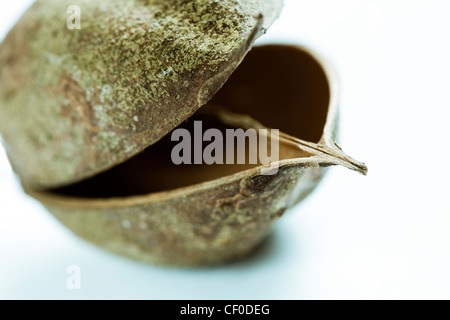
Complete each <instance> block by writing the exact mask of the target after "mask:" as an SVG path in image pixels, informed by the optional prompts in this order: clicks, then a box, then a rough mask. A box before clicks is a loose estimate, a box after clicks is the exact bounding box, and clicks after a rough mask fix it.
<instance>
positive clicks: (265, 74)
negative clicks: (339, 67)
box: [0, 0, 367, 265]
mask: <svg viewBox="0 0 450 320" xmlns="http://www.w3.org/2000/svg"><path fill="white" fill-rule="evenodd" d="M50 2H52V1H37V2H36V3H35V5H34V6H33V7H32V8H31V9H30V10H29V11H28V12H27V13H26V14H25V16H24V17H23V18H22V19H21V20H20V21H19V23H18V24H17V25H16V27H15V28H14V29H13V30H12V31H11V32H10V34H9V35H8V36H7V38H6V39H5V41H4V42H3V44H2V45H1V46H0V64H1V65H2V67H3V69H2V71H0V82H1V83H2V86H1V87H0V98H1V107H0V130H1V133H2V135H3V138H4V143H5V147H6V150H7V153H8V156H9V158H10V160H11V163H12V165H13V168H14V169H15V171H16V172H17V174H18V176H19V177H20V179H21V181H22V184H23V186H24V188H25V190H26V191H27V193H28V194H30V195H31V196H33V197H34V198H36V199H38V200H39V201H40V202H41V203H43V205H44V206H45V207H47V208H48V210H49V211H50V212H52V213H53V214H54V215H55V216H56V218H58V219H59V220H60V221H61V222H62V223H63V224H64V225H66V226H67V227H68V228H70V229H71V230H72V231H73V232H74V233H76V234H77V235H79V236H80V237H82V238H84V239H86V240H88V241H90V242H92V243H95V244H97V245H99V246H101V247H103V248H105V249H107V250H110V251H112V252H115V253H118V254H121V255H125V256H128V257H131V258H134V259H138V260H142V261H147V262H153V263H162V264H172V265H196V264H212V263H220V262H225V261H229V260H233V259H237V258H239V257H242V256H245V255H247V254H248V253H249V252H251V251H252V250H253V249H254V248H255V247H256V246H257V245H258V244H259V243H261V241H262V240H263V239H264V238H265V237H266V236H267V235H268V233H269V232H270V230H271V227H272V225H273V222H274V221H275V220H276V219H277V218H278V217H280V216H281V215H282V214H283V213H284V212H285V211H286V210H287V209H289V208H291V207H292V206H293V205H295V204H296V203H298V202H299V201H301V200H302V199H303V198H304V197H305V196H307V195H308V194H309V193H310V192H311V191H312V190H313V189H314V187H315V186H316V185H317V184H318V182H319V181H320V179H321V177H322V176H323V174H324V170H325V167H328V166H331V165H342V166H345V167H347V168H350V169H352V170H355V171H358V172H360V173H363V174H365V173H366V171H367V168H366V167H365V165H364V164H362V163H360V162H357V161H355V160H353V159H351V158H350V157H348V156H347V155H345V154H344V153H343V152H342V150H341V149H340V148H339V147H338V146H337V145H336V143H335V141H334V137H335V135H336V130H337V114H338V92H337V82H336V79H335V77H334V73H333V72H332V71H331V69H330V68H329V66H328V64H327V63H325V62H324V61H323V60H322V59H320V58H319V57H318V56H317V55H315V54H313V53H311V52H310V51H308V50H307V49H305V48H303V47H300V46H292V45H291V46H288V45H271V46H262V47H255V48H254V49H253V50H252V51H250V53H248V51H249V49H250V48H251V44H252V43H253V41H254V40H255V39H256V38H257V36H259V35H260V34H262V33H263V32H264V30H265V29H267V28H268V27H269V26H270V24H271V23H272V21H273V20H274V19H275V17H276V16H277V15H278V11H279V9H280V7H281V1H276V0H272V1H271V0H264V1H262V0H261V1H257V0H253V1H250V0H242V1H237V0H223V1H213V0H201V1H195V4H196V5H197V6H195V5H194V6H193V7H192V4H193V3H194V2H193V1H181V0H174V1H156V0H155V1H115V2H111V1H96V2H95V4H93V3H92V2H88V1H79V2H80V5H81V7H82V8H83V6H85V8H88V9H89V10H91V11H88V12H87V16H86V17H84V21H86V22H85V23H86V26H84V27H82V29H81V31H80V33H79V34H77V35H72V33H71V32H73V31H67V30H61V29H60V28H61V26H60V25H59V24H58V23H54V19H57V20H58V19H59V20H58V21H59V22H61V21H60V20H61V19H60V17H59V15H58V14H57V12H59V11H58V10H60V9H61V8H62V7H64V4H66V5H67V3H68V2H66V1H57V2H54V3H53V7H52V6H49V3H50ZM61 3H63V5H62V6H61ZM125 3H127V5H125ZM169 4H170V5H169ZM121 5H122V6H121ZM55 7H56V9H55ZM51 13H53V15H52V14H51ZM187 13H189V14H187ZM52 19H53V20H52ZM202 19H203V20H202ZM50 20H51V21H53V23H51V25H50V26H48V25H46V23H47V22H48V23H50ZM202 21H203V22H204V21H207V22H208V23H206V24H204V25H203V24H202ZM143 25H144V26H145V27H142V26H143ZM199 26H200V27H199ZM83 28H86V29H83ZM153 28H156V29H153ZM161 29H162V30H161ZM83 30H84V31H83ZM142 30H144V31H145V32H143V31H142ZM48 32H50V34H52V35H53V38H52V39H50V40H49V41H50V42H49V43H44V42H42V37H43V36H44V34H47V33H48ZM125 36H126V37H125ZM167 39H170V41H169V40H167ZM153 40H154V41H153ZM19 49H20V50H19ZM18 50H19V51H18ZM73 50H75V52H76V53H77V54H79V55H78V56H77V55H74V54H73V52H72V51H73ZM92 51H94V52H95V55H94V54H92ZM155 52H156V53H155ZM247 53H248V54H247ZM180 61H182V62H180ZM241 62H242V63H241ZM55 65H57V67H58V68H56V67H55ZM238 65H239V67H238ZM46 67H48V69H49V70H44V69H46ZM59 68H62V69H61V70H60V69H59ZM236 68H237V69H236ZM235 69H236V70H235ZM230 75H231V77H230ZM12 79H14V81H13V80H12ZM227 80H228V81H227ZM222 86H223V87H222ZM221 87H222V88H221ZM220 88H221V89H220ZM219 89H220V90H219ZM218 90H219V91H218ZM217 91H218V92H217ZM205 104H206V105H205ZM200 107H201V108H200ZM199 108H200V109H199ZM195 120H202V121H203V122H202V123H203V125H204V129H207V128H217V129H220V130H222V131H224V130H226V129H227V128H242V129H248V128H255V129H261V128H273V129H279V130H280V131H281V133H280V135H279V143H280V161H279V162H278V163H276V164H275V165H276V166H277V167H278V168H279V169H278V171H277V172H276V173H275V174H272V175H267V170H270V168H271V166H267V165H261V164H256V165H178V166H177V165H174V164H173V162H172V159H171V150H172V148H173V146H174V142H172V141H171V138H170V131H171V130H173V129H175V128H179V127H183V128H185V129H187V130H190V131H192V130H193V123H194V121H195ZM24 125H25V127H24ZM249 147H250V148H251V147H252V146H249ZM273 165H274V164H272V167H273Z"/></svg>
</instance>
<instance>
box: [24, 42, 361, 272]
mask: <svg viewBox="0 0 450 320" xmlns="http://www.w3.org/2000/svg"><path fill="white" fill-rule="evenodd" d="M274 57H278V58H280V59H281V60H274V59H273V58H274ZM255 59H256V60H257V61H264V60H265V61H270V63H271V64H272V65H273V66H276V65H283V64H284V63H285V61H282V60H283V59H285V60H289V62H290V63H291V65H292V68H291V69H292V70H300V69H302V70H304V71H305V73H304V74H303V73H302V74H298V73H295V72H294V73H291V72H290V71H291V69H283V68H275V69H274V70H273V71H274V72H271V73H267V74H265V73H263V72H260V68H259V66H260V65H259V64H255V63H254V62H255ZM318 59H319V58H317V57H316V56H315V55H313V54H311V53H310V52H308V51H307V50H305V49H304V48H301V47H297V46H268V47H258V48H255V50H254V52H253V53H252V54H250V55H249V56H247V58H246V59H245V60H244V61H243V63H242V65H241V67H240V69H239V70H237V72H236V77H233V78H231V79H230V82H229V83H228V82H227V84H226V86H225V87H224V88H223V91H220V92H219V93H218V95H217V97H216V99H214V101H215V102H223V101H224V99H225V101H229V102H232V99H231V100H227V99H226V98H227V97H228V95H229V94H231V95H233V92H235V91H236V90H239V88H242V87H244V88H248V89H249V91H246V92H247V97H246V98H247V99H248V101H247V102H248V105H247V107H248V109H247V111H248V114H247V115H248V116H251V117H254V120H251V121H250V120H249V119H248V117H247V116H244V115H240V114H238V113H236V111H237V110H235V109H233V106H232V104H229V105H226V106H225V107H227V106H229V107H230V108H231V109H233V112H234V113H233V114H232V117H231V118H229V119H228V120H231V121H232V122H233V125H239V123H240V119H244V120H245V121H242V122H241V124H242V126H243V127H249V126H250V127H251V126H252V125H256V126H258V125H259V124H258V122H257V121H258V120H260V119H258V115H259V114H260V113H261V114H264V113H265V112H267V110H263V109H265V108H269V110H270V108H271V107H272V106H271V105H269V104H261V103H260V101H261V100H260V96H261V95H262V96H264V95H273V94H275V95H277V94H280V93H282V95H288V96H286V97H283V98H282V99H280V100H279V102H280V107H279V110H278V112H275V113H274V114H273V117H274V118H278V119H276V120H277V121H281V120H282V119H285V117H286V116H290V115H291V114H290V113H289V114H284V113H283V110H285V111H286V110H287V109H283V108H287V107H288V106H287V105H286V104H284V103H282V102H289V103H291V104H292V107H294V108H295V110H294V109H293V110H291V111H292V112H293V113H292V115H291V117H293V118H294V119H296V118H299V117H301V116H302V115H308V114H314V113H315V112H317V113H318V114H320V115H321V119H320V120H319V121H315V122H312V123H311V124H310V127H309V130H307V131H308V132H307V133H308V134H309V133H310V132H313V133H314V134H313V135H311V136H312V137H316V136H317V133H319V135H320V132H322V137H321V138H320V139H319V141H317V142H316V143H313V142H309V141H306V140H302V139H301V138H302V137H301V135H302V132H305V129H306V128H298V129H295V128H294V129H293V130H294V131H292V132H291V133H292V134H294V135H295V134H299V135H300V136H299V137H295V136H289V135H283V136H282V138H281V139H282V141H281V142H282V143H281V148H280V150H281V154H282V156H281V161H280V162H279V163H278V164H279V166H280V169H279V171H278V173H277V174H275V175H272V176H266V175H262V173H263V170H265V169H267V168H266V167H264V166H259V167H253V168H250V169H248V170H242V171H238V172H236V173H234V174H233V173H229V172H228V171H227V170H226V168H228V167H229V166H219V167H217V168H216V169H215V170H219V171H218V172H215V174H219V175H218V176H217V177H216V178H215V179H211V175H210V174H209V173H208V170H209V169H211V167H208V168H204V167H203V170H202V167H200V169H194V168H193V167H192V166H187V167H186V168H185V169H183V168H180V170H179V171H177V173H176V174H175V175H170V172H172V170H174V169H173V168H172V167H170V166H169V167H168V168H165V167H163V166H154V167H150V170H148V169H149V168H147V167H146V166H145V164H146V162H145V161H144V162H142V164H139V161H138V162H132V163H133V165H131V166H130V167H131V168H125V171H124V172H122V174H118V173H117V172H115V173H113V171H111V174H110V175H109V177H108V179H106V180H105V179H103V178H99V179H97V180H96V182H95V183H94V182H93V181H86V182H85V183H86V184H85V185H83V184H82V185H80V186H81V187H82V188H81V190H80V188H78V189H77V190H76V191H75V190H65V191H64V192H61V191H56V190H55V191H54V192H37V191H33V190H28V192H29V193H30V195H32V196H33V197H35V198H37V199H38V200H39V201H41V202H42V203H43V204H44V205H45V206H46V207H47V208H48V209H49V210H50V211H51V212H52V213H53V214H54V215H55V216H56V217H57V218H58V219H59V220H60V221H61V222H62V223H63V224H65V225H66V226H67V227H68V228H70V229H71V230H73V231H74V232H75V234H77V235H79V236H81V237H82V238H84V239H86V240H88V241H90V242H92V243H94V244H97V245H99V246H100V247H102V248H105V249H107V250H110V251H112V252H115V253H119V254H121V255H124V256H127V257H131V258H133V259H137V260H141V261H146V262H153V263H159V264H170V265H200V264H214V263H222V262H227V261H230V260H234V259H238V258H240V257H243V256H245V255H247V254H248V253H249V252H251V251H252V250H254V249H255V248H256V247H257V245H258V244H260V243H261V241H262V240H263V239H264V238H265V237H266V236H267V235H268V233H269V232H270V230H271V227H272V225H273V223H274V222H275V221H276V220H277V219H278V218H279V217H280V216H282V215H283V213H284V212H285V211H286V210H288V209H289V208H292V207H293V206H294V205H295V204H297V203H298V202H300V201H301V200H302V199H304V197H306V196H307V195H308V194H309V193H310V192H311V191H312V190H313V189H314V188H315V187H316V186H317V184H318V183H319V182H320V180H321V178H322V176H323V174H324V172H325V170H326V167H328V166H331V165H343V166H345V167H348V168H350V169H353V170H355V171H358V172H360V173H363V174H365V173H366V170H367V168H366V167H365V165H364V164H362V163H359V162H357V161H355V160H353V159H351V158H349V157H348V156H346V155H345V154H344V153H343V152H342V151H341V150H340V149H339V148H338V147H337V146H336V144H335V143H334V140H333V137H334V136H335V134H336V126H337V107H338V105H337V102H338V99H337V94H338V93H337V87H336V83H335V79H334V77H333V73H332V72H331V70H330V69H329V68H328V66H327V65H326V64H325V63H324V62H323V61H321V60H318ZM242 70H244V71H245V72H244V75H245V76H244V77H242V73H241V71H242ZM308 70H309V71H308ZM248 72H249V73H250V74H252V75H254V77H251V76H247V75H246V74H247V73H248ZM308 72H312V73H308ZM304 79H311V80H310V81H311V82H312V83H315V85H314V86H312V87H311V88H313V89H314V90H307V91H308V92H304V95H308V94H309V98H308V100H304V99H305V97H303V96H302V97H301V98H299V97H298V93H299V92H300V91H301V88H299V90H300V91H299V90H294V91H287V92H286V91H283V90H284V88H287V87H288V84H289V85H290V84H292V83H294V84H296V85H298V86H300V85H301V84H302V83H303V82H304ZM312 79H316V80H315V81H313V80H312ZM265 81H276V84H275V83H274V85H273V90H274V92H270V91H266V92H261V91H257V90H256V88H258V87H259V85H260V82H265ZM252 88H253V89H252ZM252 91H253V92H254V95H252V94H250V92H252ZM314 96H315V98H314ZM324 96H325V97H327V99H323V97H324ZM302 101H310V103H308V104H306V105H302V104H301V102H302ZM310 108H313V109H316V110H315V112H312V110H309V109H310ZM272 110H273V109H272ZM222 120H225V118H224V119H222ZM267 120H270V119H267ZM286 121H288V120H287V119H286ZM301 122H302V123H303V124H304V125H307V124H308V121H307V120H302V121H301ZM283 126H286V128H288V129H289V128H291V124H289V123H286V124H283V123H281V128H280V129H281V130H283ZM291 129H292V128H291ZM307 136H308V135H307ZM155 147H158V145H154V146H151V147H150V148H149V149H148V152H151V150H152V149H153V148H155ZM157 150H160V151H161V152H163V151H162V150H164V149H157ZM169 151H170V150H169ZM131 161H134V160H131ZM221 168H222V171H220V170H221ZM152 169H153V171H156V173H153V172H152ZM130 170H131V171H130ZM192 170H194V171H195V175H196V176H200V177H202V178H203V179H204V181H200V182H199V181H198V180H195V182H194V180H189V179H192V178H191V177H192V175H191V174H192V172H191V171H192ZM133 171H134V172H136V173H138V174H139V175H140V176H142V179H140V178H141V177H139V179H138V180H139V183H138V185H139V186H140V187H142V189H141V188H139V190H140V192H139V193H136V194H135V195H122V196H120V192H119V193H118V194H116V193H114V197H108V196H107V195H105V194H103V193H101V192H100V193H97V192H94V193H92V191H89V189H90V188H93V187H94V191H96V190H97V189H98V188H102V186H105V188H107V187H110V186H111V185H112V186H114V183H117V189H120V188H121V186H122V185H123V184H126V183H127V181H124V180H121V179H124V177H126V178H127V179H136V178H133V176H134V175H133ZM123 173H125V174H123ZM160 173H161V175H159V174H160ZM167 173H169V174H167ZM220 173H222V175H220ZM164 177H165V178H166V180H167V179H168V180H170V179H178V180H177V181H168V182H169V184H168V183H167V182H165V181H164V180H161V179H162V178H164ZM197 178H198V177H197ZM145 181H148V183H147V185H146V183H145ZM189 181H191V183H192V184H191V185H189ZM170 182H175V183H170ZM93 183H94V184H93ZM130 183H131V181H130ZM178 183H180V184H178ZM155 184H156V185H155ZM131 185H132V184H131ZM170 186H173V187H174V189H171V188H170ZM155 187H156V190H155ZM158 187H160V188H161V189H158ZM145 190H149V193H148V194H145V192H141V191H145ZM114 191H115V190H114ZM71 192H73V194H71ZM92 194H101V196H98V197H95V196H94V197H92Z"/></svg>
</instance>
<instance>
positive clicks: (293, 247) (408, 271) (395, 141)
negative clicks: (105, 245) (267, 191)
mask: <svg viewBox="0 0 450 320" xmlns="http://www.w3.org/2000/svg"><path fill="white" fill-rule="evenodd" d="M28 3H30V1H25V0H15V1H13V2H11V1H1V3H0V38H3V36H4V35H5V33H6V32H7V30H8V29H9V28H10V27H11V26H12V24H13V23H14V21H15V19H17V17H18V16H19V15H20V13H21V12H22V10H23V9H24V8H25V6H26V5H27V4H28ZM449 15H450V2H449V1H445V0H441V1H438V0H435V1H430V0H427V1H425V0H422V1H412V0H404V1H400V0H396V1H395V0H389V1H387V0H376V1H373V0H365V1H361V0H339V1H335V0H309V1H303V0H302V1H299V0H291V1H286V6H285V9H284V13H283V15H282V16H281V19H280V20H278V21H277V22H276V24H275V25H274V26H273V28H272V29H271V30H270V32H269V34H268V35H267V36H266V37H265V38H264V39H263V40H261V41H263V42H266V41H272V40H273V39H279V38H285V39H287V40H290V41H292V40H294V41H297V42H299V43H302V44H306V45H308V46H310V47H312V48H314V49H316V51H319V52H321V53H322V54H323V55H325V56H327V57H328V58H329V59H330V60H331V62H332V63H334V64H335V66H336V67H337V70H338V72H339V75H340V78H341V84H342V96H341V106H342V109H341V111H342V128H343V129H342V139H341V145H342V147H343V148H344V150H346V151H347V153H349V154H350V155H352V156H354V157H355V158H357V159H359V160H362V161H365V162H366V163H367V164H368V166H369V169H370V172H369V176H368V177H363V176H359V175H358V174H356V173H353V172H350V171H348V170H345V169H343V168H332V169H331V170H330V172H329V174H328V175H327V177H326V179H325V180H324V182H323V183H322V184H321V185H320V187H319V188H318V189H317V191H316V192H315V193H314V194H313V195H312V196H311V197H310V198H308V199H307V200H306V201H305V202H304V203H303V204H302V205H300V206H298V207H296V208H294V209H293V210H291V211H290V212H289V213H288V214H287V215H285V216H284V217H283V218H282V219H281V220H280V221H279V222H278V223H277V225H276V227H275V230H274V233H273V235H272V237H271V238H270V239H269V241H268V242H267V244H266V245H265V246H264V247H263V248H262V250H260V251H259V252H258V253H257V254H256V255H254V256H252V257H251V258H249V259H247V260H244V261H241V262H238V263H234V264H231V265H227V266H222V267H213V268H199V269H173V268H163V267H156V266H152V265H145V264H139V263H135V262H132V261H128V260H125V259H122V258H120V257H116V256H113V255H110V254H108V253H105V252H103V251H101V250H99V249H97V248H95V247H93V246H91V245H89V244H87V243H85V242H83V241H82V240H79V239H77V238H76V237H74V236H73V235H72V234H71V233H70V232H68V231H67V230H66V229H65V228H63V227H62V226H60V225H59V224H58V223H57V222H56V221H55V219H53V218H52V217H51V215H50V214H49V213H48V212H46V211H45V210H44V209H43V208H42V207H41V206H40V205H39V204H38V203H36V202H35V201H33V200H31V199H30V198H28V197H26V196H25V195H24V194H23V193H22V191H21V189H20V188H19V185H18V183H17V182H16V180H15V178H14V177H13V175H12V173H11V171H10V167H9V165H8V162H7V160H6V157H5V155H4V154H3V150H0V298H4V299H16V298H42V299H47V298H60V299H66V298H69V299H72V298H74V299H76V298H86V299H90V298H95V299H97V298H146V299H350V298H352V299H372V298H373V299H405V298H412V299H416V298H447V299H448V298H450V272H449V271H450V206H449V204H448V198H449V197H450V182H449V181H450V168H449V165H450V163H449V156H450V145H449V140H450V133H449V126H448V123H449V120H450V99H449V91H450V79H449V74H450V17H449ZM24 116H26V115H24ZM70 265H78V266H80V268H81V290H78V291H71V290H68V289H67V287H66V279H67V274H66V269H67V268H68V267H69V266H70Z"/></svg>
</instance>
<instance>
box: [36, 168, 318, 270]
mask: <svg viewBox="0 0 450 320" xmlns="http://www.w3.org/2000/svg"><path fill="white" fill-rule="evenodd" d="M303 166H304V165H292V164H291V165H286V166H283V167H282V168H281V169H280V170H279V172H278V174H276V175H274V176H261V175H258V174H253V175H250V176H248V177H245V175H244V177H243V175H238V176H236V178H234V179H232V181H227V182H225V183H221V184H215V185H213V184H209V187H207V186H205V187H203V188H199V189H198V190H196V191H194V192H191V193H189V194H185V195H183V196H174V197H171V198H170V199H167V200H165V201H160V202H159V201H158V202H153V201H149V203H148V204H145V203H142V204H135V205H132V206H128V205H126V206H123V207H120V206H119V207H117V206H111V207H109V208H108V207H103V208H100V207H96V206H93V205H91V204H89V203H88V202H87V203H86V204H85V207H84V208H83V206H70V205H69V206H68V205H67V203H64V202H59V201H57V200H56V201H55V199H43V198H41V199H40V200H41V201H42V202H43V204H44V205H45V206H46V207H47V208H48V209H49V210H50V211H51V212H52V213H53V214H54V215H55V216H56V217H57V218H58V219H59V220H60V221H61V222H62V223H63V224H64V225H66V226H67V227H68V228H70V229H71V230H72V231H73V232H75V234H77V235H79V236H80V237H82V238H84V239H86V240H88V241H90V242H92V243H94V244H96V245H99V246H100V247H103V248H105V249H107V250H109V251H112V252H115V253H118V254H121V255H124V256H127V257H130V258H133V259H136V260H140V261H145V262H152V263H158V264H169V265H201V264H215V263H222V262H226V261H230V260H234V259H237V258H240V257H242V256H245V255H247V254H248V253H249V252H251V251H252V250H253V249H255V248H256V247H257V245H258V244H259V243H261V241H262V240H264V239H265V237H266V236H267V235H268V234H269V232H270V230H271V227H272V224H273V222H274V221H276V220H277V219H278V218H279V217H281V216H282V215H283V213H284V212H285V211H286V210H287V209H289V208H290V207H292V206H293V205H294V204H296V203H297V202H298V201H300V200H301V199H303V198H304V197H305V196H306V195H307V194H308V193H309V192H311V191H312V190H313V189H314V187H315V186H316V185H317V183H318V182H319V181H320V179H321V177H322V174H323V170H324V169H322V168H318V167H316V168H307V169H305V168H303ZM212 185H213V186H212Z"/></svg>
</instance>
